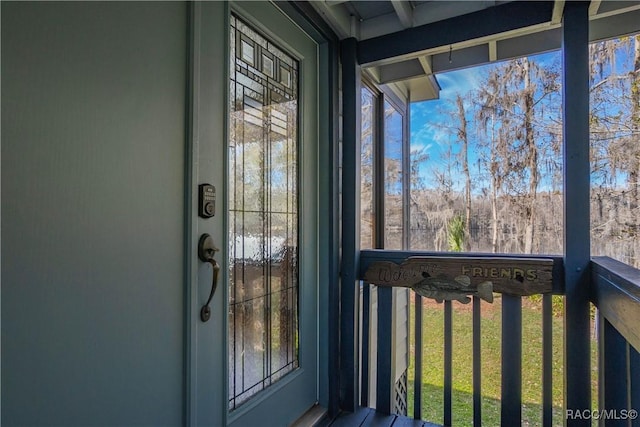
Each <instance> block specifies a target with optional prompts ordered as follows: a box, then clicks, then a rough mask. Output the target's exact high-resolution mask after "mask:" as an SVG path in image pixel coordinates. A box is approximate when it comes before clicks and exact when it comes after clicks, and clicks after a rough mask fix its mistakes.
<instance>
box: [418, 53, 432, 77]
mask: <svg viewBox="0 0 640 427" xmlns="http://www.w3.org/2000/svg"><path fill="white" fill-rule="evenodd" d="M418 61H420V65H422V69H423V70H424V73H425V74H426V75H431V74H433V67H432V66H431V56H421V57H419V58H418Z"/></svg>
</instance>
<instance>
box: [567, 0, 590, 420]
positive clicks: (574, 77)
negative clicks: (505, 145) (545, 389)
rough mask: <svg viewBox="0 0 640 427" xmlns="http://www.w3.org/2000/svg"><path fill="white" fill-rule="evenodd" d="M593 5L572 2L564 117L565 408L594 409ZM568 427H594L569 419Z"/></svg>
mask: <svg viewBox="0 0 640 427" xmlns="http://www.w3.org/2000/svg"><path fill="white" fill-rule="evenodd" d="M588 9H589V2H588V1H571V2H566V3H565V7H564V19H563V25H562V52H563V58H562V91H563V93H562V95H563V116H564V127H563V133H564V258H565V286H566V289H565V316H564V322H565V328H564V349H565V352H564V354H565V361H564V362H565V363H564V375H565V381H564V385H565V390H564V396H565V400H564V401H565V409H567V410H573V411H576V410H585V409H590V408H591V376H590V374H591V372H590V356H589V355H590V337H589V320H590V319H589V274H588V268H589V259H590V246H589V245H590V225H589V220H590V218H589V191H590V181H589V180H590V168H589V56H588V43H589V15H588ZM567 424H568V425H585V426H586V425H590V424H591V421H590V420H584V419H569V420H567Z"/></svg>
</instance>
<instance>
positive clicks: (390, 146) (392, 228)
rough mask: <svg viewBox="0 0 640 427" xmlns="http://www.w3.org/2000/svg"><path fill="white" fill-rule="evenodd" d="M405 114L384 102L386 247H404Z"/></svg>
mask: <svg viewBox="0 0 640 427" xmlns="http://www.w3.org/2000/svg"><path fill="white" fill-rule="evenodd" d="M402 141H403V128H402V115H401V114H400V113H399V112H398V110H396V108H395V107H394V106H393V105H391V104H390V103H389V102H387V101H385V103H384V187H385V188H384V193H385V194H384V197H385V201H384V218H385V231H386V233H385V237H384V248H385V249H403V244H402V242H403V228H404V227H403V226H404V221H403V217H404V214H403V206H404V203H403V199H402V195H403V192H404V190H403V185H402V183H403V179H402V174H403V173H404V172H403V170H402V145H403V144H402Z"/></svg>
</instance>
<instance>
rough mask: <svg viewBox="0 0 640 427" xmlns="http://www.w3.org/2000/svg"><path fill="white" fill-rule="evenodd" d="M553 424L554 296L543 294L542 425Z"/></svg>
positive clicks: (545, 426)
mask: <svg viewBox="0 0 640 427" xmlns="http://www.w3.org/2000/svg"><path fill="white" fill-rule="evenodd" d="M552 424H553V296H552V295H550V294H545V295H543V296H542V425H543V427H551V425H552Z"/></svg>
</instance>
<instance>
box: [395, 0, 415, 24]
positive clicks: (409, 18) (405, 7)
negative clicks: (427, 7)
mask: <svg viewBox="0 0 640 427" xmlns="http://www.w3.org/2000/svg"><path fill="white" fill-rule="evenodd" d="M391 5H392V6H393V10H395V11H396V15H398V19H400V23H401V24H402V26H403V27H404V28H411V27H413V8H412V7H411V4H410V3H409V2H408V1H405V0H391Z"/></svg>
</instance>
